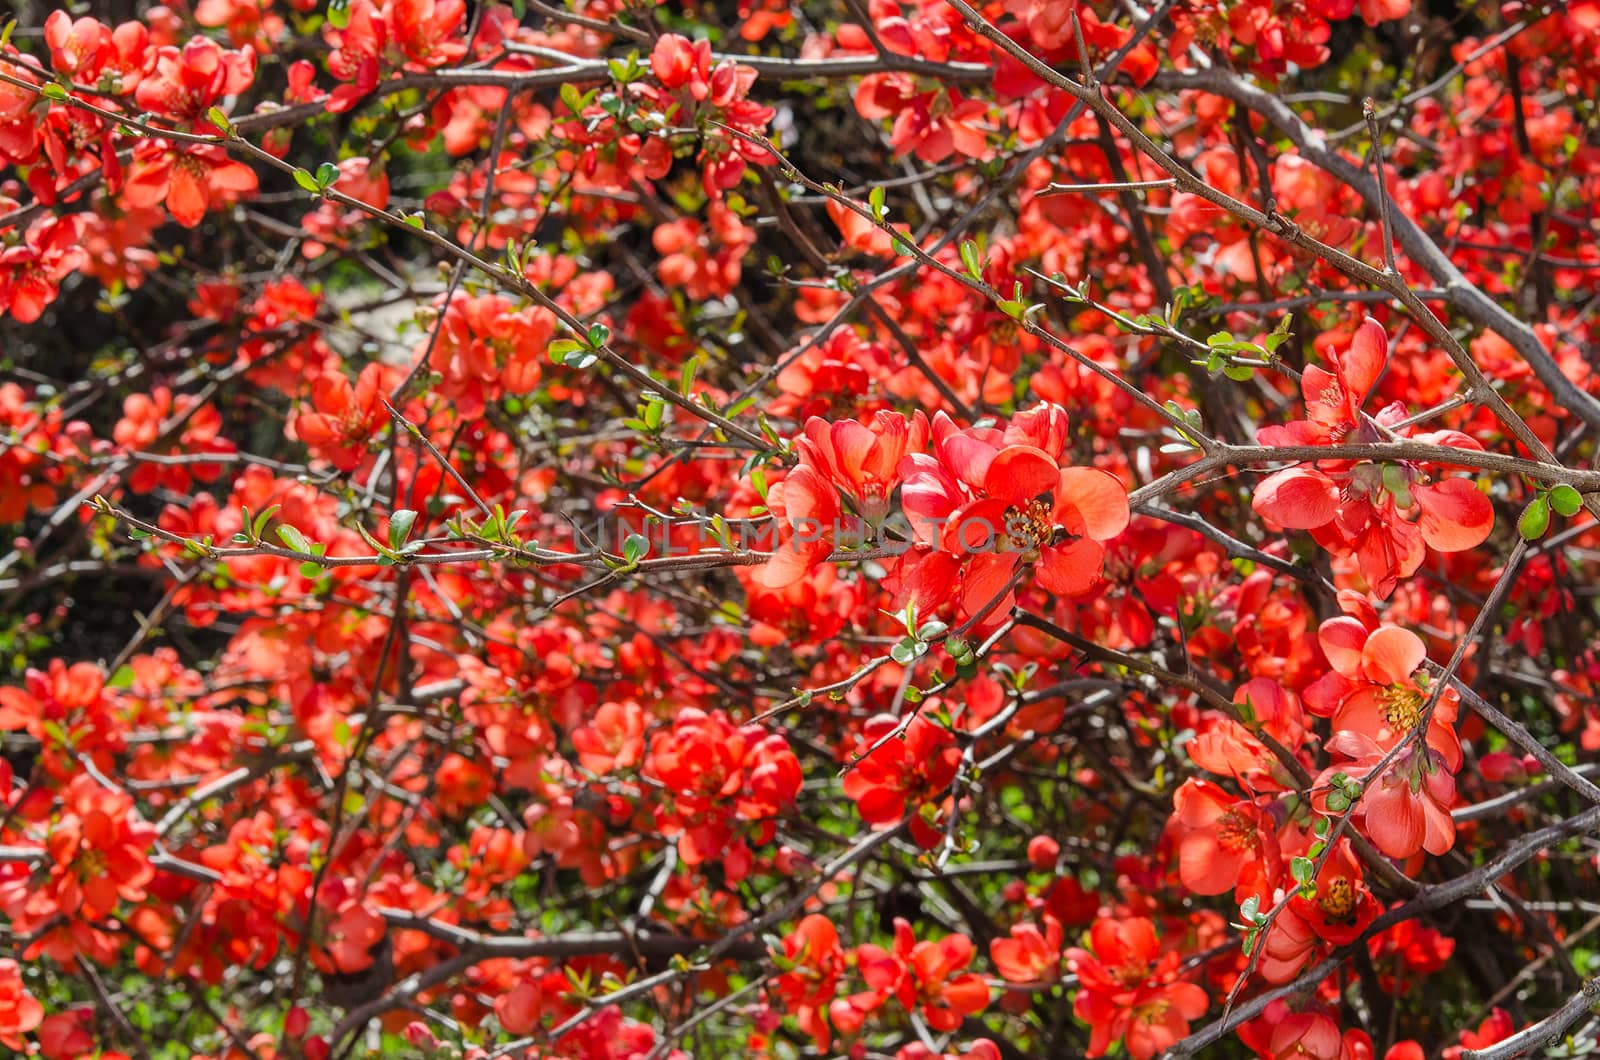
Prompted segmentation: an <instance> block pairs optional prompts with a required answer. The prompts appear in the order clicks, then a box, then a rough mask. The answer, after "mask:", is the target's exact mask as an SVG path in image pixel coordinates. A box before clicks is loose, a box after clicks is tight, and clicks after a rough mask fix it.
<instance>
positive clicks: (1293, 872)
mask: <svg viewBox="0 0 1600 1060" xmlns="http://www.w3.org/2000/svg"><path fill="white" fill-rule="evenodd" d="M1315 868H1316V866H1315V865H1313V864H1312V863H1311V859H1310V858H1294V859H1293V860H1291V861H1290V862H1289V875H1290V876H1292V877H1294V882H1296V883H1302V884H1304V883H1310V882H1311V873H1312V871H1313V870H1314V869H1315Z"/></svg>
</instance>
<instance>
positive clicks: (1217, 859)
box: [1169, 779, 1279, 899]
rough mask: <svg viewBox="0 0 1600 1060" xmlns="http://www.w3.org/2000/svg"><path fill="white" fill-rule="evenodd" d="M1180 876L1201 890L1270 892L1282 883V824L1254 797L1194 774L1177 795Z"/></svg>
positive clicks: (1174, 823)
mask: <svg viewBox="0 0 1600 1060" xmlns="http://www.w3.org/2000/svg"><path fill="white" fill-rule="evenodd" d="M1172 802H1173V815H1172V820H1171V823H1170V825H1169V827H1170V828H1171V829H1172V830H1173V832H1174V833H1175V834H1176V835H1177V837H1178V840H1177V842H1178V877H1179V878H1180V879H1181V880H1183V885H1184V886H1185V887H1187V888H1189V889H1190V890H1191V891H1193V892H1195V893H1196V894H1223V893H1226V892H1228V891H1233V892H1234V893H1235V895H1236V896H1237V897H1239V898H1241V899H1243V898H1244V897H1245V896H1247V895H1252V894H1253V895H1257V896H1260V897H1265V896H1267V895H1269V894H1270V893H1271V891H1272V888H1273V886H1274V885H1275V884H1276V883H1277V876H1278V871H1279V870H1278V844H1277V840H1276V826H1275V824H1274V823H1273V821H1272V819H1271V818H1270V817H1269V816H1267V815H1266V814H1265V813H1263V812H1262V810H1261V808H1260V807H1258V806H1257V805H1256V804H1255V803H1254V801H1252V800H1250V799H1238V798H1235V797H1233V796H1232V795H1229V794H1228V793H1227V792H1226V791H1224V790H1223V789H1222V788H1220V787H1218V786H1217V785H1216V784H1213V783H1211V781H1209V780H1199V779H1190V780H1186V781H1184V783H1183V786H1182V787H1180V788H1179V789H1178V790H1177V791H1176V792H1175V793H1174V794H1173V797H1172Z"/></svg>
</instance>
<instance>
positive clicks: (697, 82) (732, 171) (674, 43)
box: [633, 33, 777, 199]
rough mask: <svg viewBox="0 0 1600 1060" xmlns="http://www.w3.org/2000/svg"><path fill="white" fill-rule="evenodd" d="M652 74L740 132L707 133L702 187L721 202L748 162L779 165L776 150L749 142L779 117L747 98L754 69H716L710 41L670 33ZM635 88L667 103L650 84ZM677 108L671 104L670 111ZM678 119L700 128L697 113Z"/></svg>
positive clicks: (724, 65)
mask: <svg viewBox="0 0 1600 1060" xmlns="http://www.w3.org/2000/svg"><path fill="white" fill-rule="evenodd" d="M650 71H651V73H653V74H655V76H656V80H657V81H659V82H660V83H661V86H662V88H664V89H666V90H667V92H668V93H672V94H674V95H675V96H676V97H677V98H678V99H679V100H680V101H683V102H684V103H685V104H686V105H691V106H694V107H696V108H703V109H705V110H708V111H710V112H713V115H714V116H715V118H716V120H717V121H718V122H720V123H721V124H724V125H727V126H729V127H730V128H731V129H733V130H735V132H728V131H725V130H721V129H707V130H706V131H705V133H704V139H703V141H702V147H701V150H700V154H699V156H698V158H697V161H698V162H699V164H700V166H701V183H702V185H703V186H704V188H705V191H706V194H707V195H709V196H710V197H711V198H712V199H721V197H722V193H723V192H724V191H727V190H728V189H730V188H733V187H734V186H735V185H737V184H738V183H739V181H740V179H742V177H743V176H744V171H745V167H746V164H747V163H748V164H750V165H756V166H770V165H774V164H776V163H777V159H776V158H775V157H773V154H772V152H771V151H769V150H767V149H766V148H765V147H763V146H761V145H760V144H759V143H754V142H752V141H751V140H750V139H747V138H746V137H749V136H759V135H764V134H765V132H766V129H767V126H768V124H769V123H770V122H771V121H772V118H773V115H774V114H775V113H776V112H775V111H774V110H773V109H772V108H771V107H766V106H762V105H761V104H759V103H756V102H754V101H753V100H750V99H748V98H746V97H747V96H748V95H749V92H750V88H751V86H752V85H754V84H755V80H756V71H755V68H754V67H750V66H746V65H744V64H743V63H738V62H735V61H734V60H732V59H722V60H720V61H718V62H717V63H716V64H715V65H712V57H711V42H710V41H705V40H701V41H695V42H693V43H691V42H690V41H689V39H688V38H687V37H683V36H681V35H679V34H676V33H665V34H662V35H661V36H660V37H658V38H657V39H656V43H655V47H654V48H653V49H651V52H650ZM633 87H634V91H635V92H636V93H637V94H639V95H640V96H641V97H643V98H645V99H652V98H655V99H657V100H659V101H660V102H666V100H660V97H659V96H657V94H656V93H655V90H654V89H653V88H651V87H650V86H648V85H643V84H638V85H635V86H633ZM684 97H687V99H685V98H684ZM673 109H675V108H673V107H670V106H669V107H668V108H667V110H668V113H671V112H672V110H673ZM678 120H679V122H680V123H681V124H694V119H693V116H691V115H680V116H679V118H678ZM736 133H744V134H745V135H744V136H740V135H736Z"/></svg>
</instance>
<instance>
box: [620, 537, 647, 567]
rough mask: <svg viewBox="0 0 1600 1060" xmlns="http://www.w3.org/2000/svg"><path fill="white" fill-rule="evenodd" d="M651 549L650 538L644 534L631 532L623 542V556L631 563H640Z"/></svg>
mask: <svg viewBox="0 0 1600 1060" xmlns="http://www.w3.org/2000/svg"><path fill="white" fill-rule="evenodd" d="M649 550H650V539H649V538H647V537H645V536H644V535H643V534H629V535H628V536H627V537H626V538H625V539H624V540H623V542H622V558H623V559H625V560H627V561H628V562H629V563H638V562H639V561H640V560H641V559H643V558H644V554H645V553H646V552H648V551H649Z"/></svg>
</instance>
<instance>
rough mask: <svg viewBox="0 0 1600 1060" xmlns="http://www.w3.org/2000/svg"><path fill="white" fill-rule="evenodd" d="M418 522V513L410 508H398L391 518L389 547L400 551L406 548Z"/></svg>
mask: <svg viewBox="0 0 1600 1060" xmlns="http://www.w3.org/2000/svg"><path fill="white" fill-rule="evenodd" d="M416 521H417V513H416V512H414V511H412V510H411V509H410V508H396V509H395V512H394V514H393V515H391V516H389V547H390V548H392V549H399V548H401V547H402V546H404V545H405V543H406V539H407V538H408V537H410V536H411V527H412V525H413V524H414V523H416Z"/></svg>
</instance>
